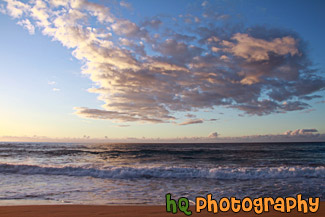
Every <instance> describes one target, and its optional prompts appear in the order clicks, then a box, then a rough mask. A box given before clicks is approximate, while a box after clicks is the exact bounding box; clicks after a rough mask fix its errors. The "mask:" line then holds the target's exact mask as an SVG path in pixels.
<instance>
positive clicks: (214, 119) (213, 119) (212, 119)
mask: <svg viewBox="0 0 325 217" xmlns="http://www.w3.org/2000/svg"><path fill="white" fill-rule="evenodd" d="M217 120H219V119H218V118H211V119H209V120H208V121H217Z"/></svg>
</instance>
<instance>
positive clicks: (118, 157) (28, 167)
mask: <svg viewBox="0 0 325 217" xmlns="http://www.w3.org/2000/svg"><path fill="white" fill-rule="evenodd" d="M167 193H171V194H172V196H173V198H178V197H187V198H188V199H190V200H191V201H194V200H195V197H196V196H206V194H209V193H212V194H213V197H214V198H216V199H218V198H222V197H232V196H235V197H237V198H244V197H251V198H256V197H287V196H293V197H294V196H296V195H297V194H302V196H303V197H320V198H321V200H324V199H325V143H324V142H323V143H247V144H194V143H193V144H63V143H6V142H2V143H0V205H1V204H26V203H36V204H41V203H56V204H98V205H103V204H156V205H158V204H164V203H165V195H166V194H167Z"/></svg>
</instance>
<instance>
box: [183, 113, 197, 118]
mask: <svg viewBox="0 0 325 217" xmlns="http://www.w3.org/2000/svg"><path fill="white" fill-rule="evenodd" d="M185 116H186V117H188V118H195V117H196V115H193V114H186V115H185Z"/></svg>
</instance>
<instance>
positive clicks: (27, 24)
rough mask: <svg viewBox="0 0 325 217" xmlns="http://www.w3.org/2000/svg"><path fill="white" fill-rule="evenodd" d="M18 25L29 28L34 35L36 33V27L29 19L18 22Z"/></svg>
mask: <svg viewBox="0 0 325 217" xmlns="http://www.w3.org/2000/svg"><path fill="white" fill-rule="evenodd" d="M17 24H18V25H21V26H23V27H24V28H25V29H27V30H28V32H29V34H31V35H34V34H35V27H34V26H33V25H32V24H31V22H30V21H29V20H28V19H25V20H22V21H19V22H18V23H17Z"/></svg>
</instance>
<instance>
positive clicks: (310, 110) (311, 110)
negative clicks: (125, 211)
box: [300, 109, 316, 113]
mask: <svg viewBox="0 0 325 217" xmlns="http://www.w3.org/2000/svg"><path fill="white" fill-rule="evenodd" d="M313 111H316V109H307V110H304V111H302V112H300V113H310V112H313Z"/></svg>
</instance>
